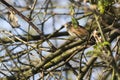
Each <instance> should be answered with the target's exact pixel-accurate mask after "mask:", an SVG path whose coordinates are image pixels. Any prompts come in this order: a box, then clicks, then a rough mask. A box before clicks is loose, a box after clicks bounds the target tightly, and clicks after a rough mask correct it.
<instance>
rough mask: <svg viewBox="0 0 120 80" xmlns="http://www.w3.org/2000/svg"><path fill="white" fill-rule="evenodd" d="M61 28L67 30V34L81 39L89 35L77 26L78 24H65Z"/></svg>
mask: <svg viewBox="0 0 120 80" xmlns="http://www.w3.org/2000/svg"><path fill="white" fill-rule="evenodd" d="M63 26H64V27H65V28H66V29H67V32H68V33H69V34H70V35H71V36H75V37H79V38H83V37H87V36H88V35H89V32H88V31H87V30H86V29H85V28H84V27H82V26H81V25H79V23H78V24H73V23H72V22H67V23H66V24H64V25H63Z"/></svg>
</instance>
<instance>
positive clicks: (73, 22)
mask: <svg viewBox="0 0 120 80" xmlns="http://www.w3.org/2000/svg"><path fill="white" fill-rule="evenodd" d="M72 24H73V25H74V27H75V28H77V27H78V25H79V24H78V21H77V20H76V19H75V18H74V17H72Z"/></svg>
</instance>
